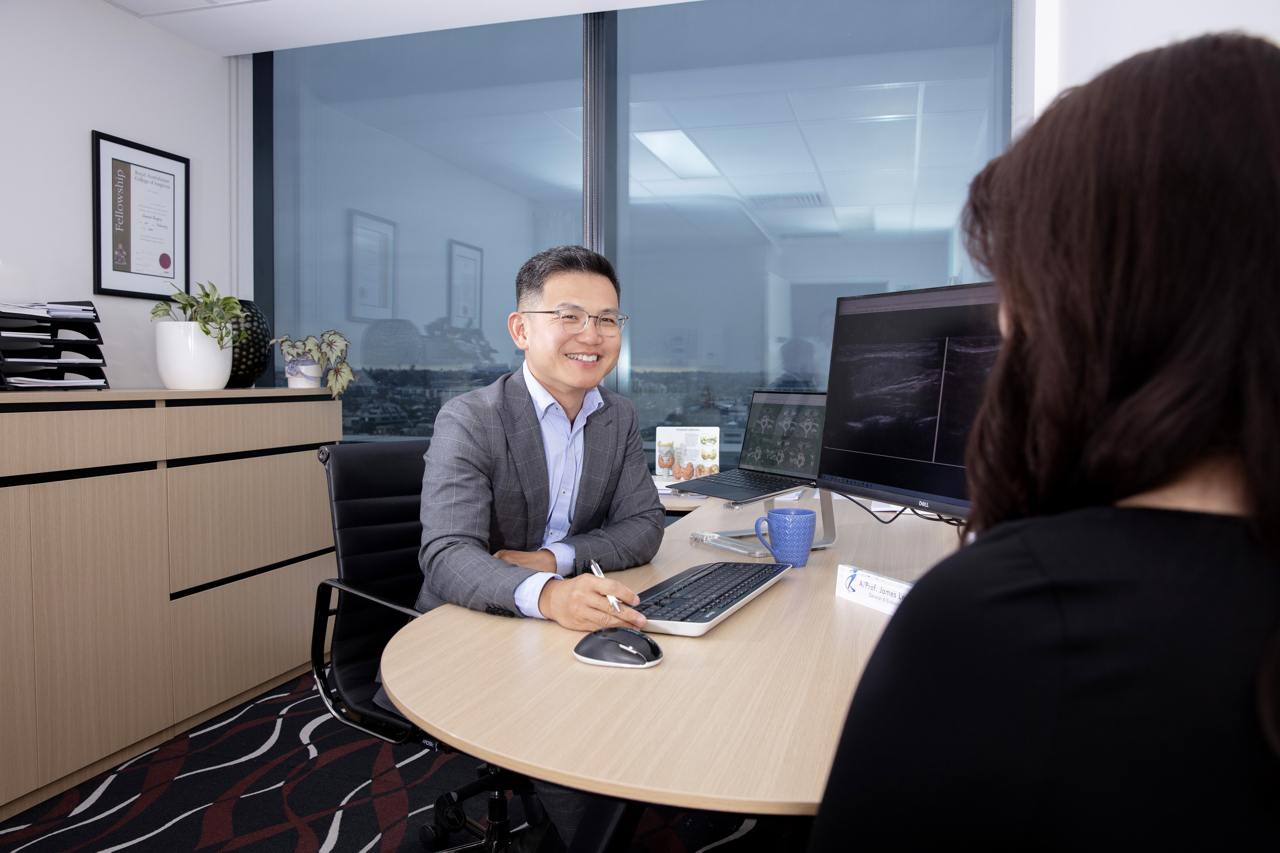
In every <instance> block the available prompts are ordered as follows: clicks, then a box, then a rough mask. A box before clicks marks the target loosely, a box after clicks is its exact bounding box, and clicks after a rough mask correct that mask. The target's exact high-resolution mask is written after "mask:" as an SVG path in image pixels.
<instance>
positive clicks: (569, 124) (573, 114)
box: [547, 107, 582, 139]
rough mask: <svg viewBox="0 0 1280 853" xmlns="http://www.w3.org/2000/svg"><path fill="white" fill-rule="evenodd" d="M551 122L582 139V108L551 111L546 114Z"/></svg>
mask: <svg viewBox="0 0 1280 853" xmlns="http://www.w3.org/2000/svg"><path fill="white" fill-rule="evenodd" d="M547 115H549V116H550V117H551V119H552V120H553V121H555V122H556V123H558V124H559V125H560V126H561V127H563V128H564V129H565V130H567V131H569V132H570V133H572V134H573V135H574V136H576V137H578V138H579V139H581V138H582V107H574V108H573V109H568V110H552V111H550V112H548V113H547Z"/></svg>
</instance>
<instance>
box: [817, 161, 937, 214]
mask: <svg viewBox="0 0 1280 853" xmlns="http://www.w3.org/2000/svg"><path fill="white" fill-rule="evenodd" d="M822 177H823V180H825V181H826V184H827V195H828V196H829V197H830V199H831V203H832V204H833V205H835V206H836V207H855V206H861V205H877V204H910V203H911V202H912V201H913V199H914V198H915V173H914V172H913V171H912V170H911V169H885V170H882V171H877V172H827V173H825V174H823V176H822Z"/></svg>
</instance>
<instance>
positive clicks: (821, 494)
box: [716, 489, 836, 551]
mask: <svg viewBox="0 0 1280 853" xmlns="http://www.w3.org/2000/svg"><path fill="white" fill-rule="evenodd" d="M805 491H806V490H805V489H801V491H800V497H804V493H805ZM814 491H815V492H817V493H818V500H819V502H820V503H821V505H822V538H820V539H819V538H816V533H815V539H814V542H813V549H812V550H814V551H824V550H826V549H827V548H830V547H831V546H833V545H835V544H836V511H835V507H834V506H833V505H832V503H831V493H830V492H828V491H825V490H823V489H814ZM773 498H774V496H773V495H770V496H769V497H767V498H763V500H764V511H765V512H766V513H767V512H768V511H769V510H771V509H776V507H775V506H774V503H773ZM752 503H757V501H727V502H726V503H725V506H727V507H729V508H730V509H741V508H742V507H744V506H748V505H750V504H752ZM716 535H717V536H725V537H728V538H731V539H740V538H742V537H745V536H755V535H756V531H755V529H754V528H753V529H751V530H720V531H718V532H717V533H716Z"/></svg>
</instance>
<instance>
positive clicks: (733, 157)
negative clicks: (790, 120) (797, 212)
mask: <svg viewBox="0 0 1280 853" xmlns="http://www.w3.org/2000/svg"><path fill="white" fill-rule="evenodd" d="M688 134H689V137H690V138H692V139H693V141H694V142H696V143H698V147H699V148H701V149H702V150H703V151H704V152H706V154H707V156H708V157H710V158H711V160H712V162H714V163H715V164H716V168H718V169H719V170H720V172H721V173H722V174H724V175H728V176H730V177H733V176H736V175H792V174H798V173H800V172H806V171H812V170H813V161H812V160H811V159H810V157H809V151H808V149H807V148H805V144H804V138H803V137H801V136H800V131H799V130H798V129H797V128H796V126H795V125H794V124H779V125H769V126H766V127H737V128H725V129H720V130H690V131H688Z"/></svg>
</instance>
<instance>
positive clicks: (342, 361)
mask: <svg viewBox="0 0 1280 853" xmlns="http://www.w3.org/2000/svg"><path fill="white" fill-rule="evenodd" d="M271 343H272V344H280V354H281V355H282V356H284V375H285V377H286V379H287V381H288V383H289V387H290V388H319V387H320V384H321V382H322V381H323V382H324V384H325V385H326V386H327V387H328V388H329V393H330V394H332V395H333V396H334V397H337V396H338V395H339V394H341V393H342V392H343V391H345V390H347V386H348V385H350V384H351V380H353V379H354V378H355V374H354V373H353V372H352V370H351V365H349V364H347V347H348V346H350V345H349V344H348V343H347V339H346V338H344V337H343V336H342V335H341V334H340V333H339V332H337V331H336V330H334V329H330V330H329V331H327V332H325V333H324V334H323V335H321V336H320V337H318V338H317V337H316V336H315V335H307V337H306V338H305V339H304V340H301V341H293V340H290V339H289V336H288V335H285V336H284V337H280V338H276V339H274V340H273V341H271ZM268 346H269V345H268Z"/></svg>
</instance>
